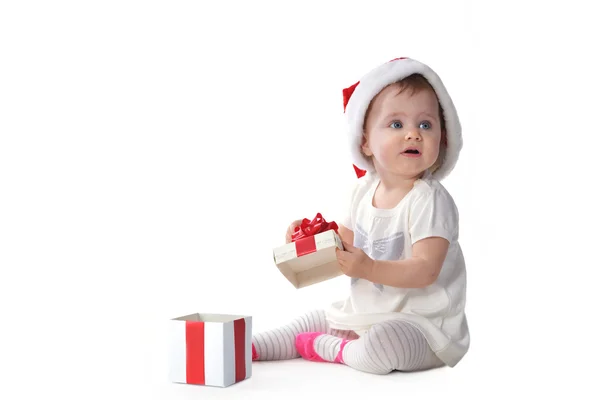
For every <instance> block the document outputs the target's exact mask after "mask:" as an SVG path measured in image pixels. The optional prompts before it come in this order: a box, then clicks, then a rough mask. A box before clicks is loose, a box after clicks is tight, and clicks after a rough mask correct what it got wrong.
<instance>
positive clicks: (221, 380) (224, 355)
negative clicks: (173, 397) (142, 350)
mask: <svg viewBox="0 0 600 400" xmlns="http://www.w3.org/2000/svg"><path fill="white" fill-rule="evenodd" d="M169 328H170V329H169V330H170V332H169V335H170V348H169V356H170V369H169V376H170V379H171V381H172V382H176V383H186V384H194V385H205V386H219V387H227V386H230V385H233V384H234V383H237V382H240V381H243V380H245V379H248V378H250V377H251V376H252V317H250V316H242V315H225V314H190V315H186V316H183V317H178V318H174V319H172V320H170V321H169Z"/></svg>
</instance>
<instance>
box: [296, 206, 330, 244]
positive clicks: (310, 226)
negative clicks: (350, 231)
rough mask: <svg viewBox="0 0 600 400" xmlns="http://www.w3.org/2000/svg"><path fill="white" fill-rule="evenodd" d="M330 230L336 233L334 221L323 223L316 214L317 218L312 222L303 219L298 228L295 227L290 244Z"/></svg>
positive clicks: (319, 215)
mask: <svg viewBox="0 0 600 400" xmlns="http://www.w3.org/2000/svg"><path fill="white" fill-rule="evenodd" d="M330 229H333V230H334V231H335V233H337V231H338V225H337V224H336V223H335V222H334V221H331V222H327V221H325V219H324V218H323V216H322V215H321V213H317V216H316V217H315V218H314V219H313V220H312V221H310V220H308V219H307V218H304V219H303V220H302V223H301V224H300V226H297V227H296V228H295V229H294V233H293V234H292V242H295V241H296V240H299V239H303V238H305V237H308V236H314V235H316V234H318V233H322V232H325V231H328V230H330Z"/></svg>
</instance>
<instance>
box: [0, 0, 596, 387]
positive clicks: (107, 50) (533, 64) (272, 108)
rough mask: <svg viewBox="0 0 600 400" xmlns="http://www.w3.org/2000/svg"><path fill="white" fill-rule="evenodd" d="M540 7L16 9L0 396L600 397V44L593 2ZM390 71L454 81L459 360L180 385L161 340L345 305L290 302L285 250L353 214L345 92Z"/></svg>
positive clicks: (324, 287) (3, 123) (7, 127)
mask: <svg viewBox="0 0 600 400" xmlns="http://www.w3.org/2000/svg"><path fill="white" fill-rule="evenodd" d="M549 3H551V2H547V1H539V2H533V1H529V2H523V1H520V2H511V1H501V2H485V1H481V2H475V1H439V2H432V1H418V2H417V1H392V2H381V1H369V2H366V1H363V2H316V1H302V2H294V3H293V4H292V3H289V2H275V1H273V2H264V1H262V2H261V1H248V2H245V1H238V2H208V1H207V2H201V1H123V0H121V1H97V2H91V1H86V2H83V1H71V2H66V1H52V2H50V1H47V2H42V1H40V2H31V1H18V2H17V1H12V2H10V1H6V2H2V5H1V6H0V58H1V59H0V70H1V73H0V135H1V136H0V191H1V192H0V233H1V236H0V267H1V275H0V307H1V314H0V317H1V321H2V322H1V324H2V328H1V329H0V377H1V378H0V397H1V398H6V399H22V398H23V399H24V398H28V399H33V398H42V396H44V398H45V396H50V395H51V396H59V397H61V398H87V399H100V398H113V399H117V398H118V399H199V398H200V399H208V398H243V399H246V398H248V399H250V398H261V399H264V398H284V397H282V396H285V398H306V397H307V396H316V395H319V394H324V395H327V396H328V397H329V396H332V395H334V396H340V398H371V399H372V398H375V397H374V395H375V394H377V393H379V392H380V391H383V390H388V391H390V392H391V393H393V394H388V395H385V396H384V397H382V398H385V397H389V396H394V398H396V397H401V398H422V399H425V398H427V399H433V398H437V397H436V396H442V395H443V396H444V397H446V398H448V397H449V398H503V397H504V396H508V395H511V396H514V397H515V398H527V397H541V396H543V395H549V394H558V395H561V396H562V395H569V396H570V397H572V398H578V399H583V398H597V397H595V396H597V394H598V391H599V390H598V386H597V375H598V372H599V370H598V364H597V358H598V347H597V343H598V339H597V338H598V335H599V334H600V332H599V330H598V323H597V321H598V317H597V316H598V315H599V313H598V311H597V307H598V305H600V301H598V297H597V295H596V293H595V292H594V289H595V288H596V286H595V279H596V278H598V268H599V267H600V262H599V261H598V256H597V250H596V249H597V248H598V244H597V241H598V234H597V230H596V227H597V226H598V223H599V222H600V221H599V218H598V214H599V213H598V203H599V202H598V200H599V198H598V195H597V194H596V193H597V182H598V176H597V172H598V170H599V168H598V146H599V145H600V141H599V140H598V136H599V134H600V131H599V129H598V112H597V105H598V97H597V93H598V86H599V85H598V76H597V72H598V70H599V65H598V62H597V60H596V58H597V43H595V42H596V39H594V37H598V34H599V33H600V32H599V31H598V27H597V26H598V24H597V13H596V12H595V11H593V9H592V6H584V4H585V2H583V1H581V2H578V1H564V2H554V3H552V5H550V4H549ZM590 3H591V2H590ZM400 56H409V57H412V58H416V59H418V60H421V61H423V62H425V63H427V64H429V65H430V66H431V67H433V68H434V69H435V70H436V71H437V72H438V73H439V74H440V75H441V77H442V79H443V80H444V82H445V84H446V86H447V88H448V90H449V91H450V93H451V95H452V96H453V99H454V101H455V103H456V106H457V108H458V110H459V113H460V117H461V122H462V125H463V136H464V143H465V145H464V149H463V152H462V153H461V158H460V160H459V163H458V165H457V166H456V168H455V170H454V171H453V173H452V174H451V176H450V177H449V178H448V179H447V180H445V181H444V182H443V183H444V184H445V186H446V187H447V189H448V190H449V191H450V193H451V194H452V195H453V197H454V199H455V201H456V203H457V205H458V207H459V210H460V213H461V214H460V215H461V245H462V246H463V250H464V252H465V256H466V261H467V268H468V301H467V313H468V314H467V315H468V319H469V325H470V329H471V335H472V344H471V350H470V351H469V353H468V355H467V356H466V357H465V358H464V359H463V361H462V362H461V363H460V364H459V365H458V366H457V367H455V368H453V369H451V368H444V369H441V370H436V371H431V372H426V373H418V374H392V375H389V376H385V377H377V376H373V375H368V374H364V373H359V372H357V371H353V370H351V369H350V368H348V367H344V366H339V365H331V364H316V363H308V362H303V361H302V360H294V361H288V362H280V363H259V364H256V363H255V364H254V376H253V377H252V379H250V380H248V381H245V382H242V383H240V384H238V385H235V386H232V387H230V388H226V389H216V388H208V387H194V386H188V385H176V384H172V383H170V382H169V381H168V379H167V363H166V361H167V349H166V347H165V346H166V336H165V332H166V331H165V324H166V321H168V320H169V319H170V318H173V317H178V316H181V315H185V314H187V313H191V312H217V313H236V314H247V315H252V316H253V318H254V329H255V330H257V331H258V330H264V329H268V328H271V327H275V326H279V325H280V324H282V323H286V322H287V321H288V320H289V319H290V318H292V317H294V316H296V315H299V314H301V313H303V312H305V311H306V310H308V309H311V308H314V307H324V306H327V305H328V304H329V303H330V302H331V301H334V300H337V299H339V298H341V297H343V296H344V295H345V294H346V289H347V286H348V281H347V280H346V279H345V277H340V278H338V279H335V280H332V281H329V282H326V283H322V284H319V285H315V286H312V287H310V288H306V289H301V290H296V289H294V288H293V287H292V285H291V284H289V283H288V282H287V281H286V280H285V279H284V278H283V276H282V275H281V274H280V273H279V272H278V271H277V269H276V267H275V266H274V264H273V260H272V255H271V250H272V248H273V247H275V246H278V245H280V244H282V243H283V238H284V233H285V229H286V228H287V225H288V224H289V223H290V222H291V221H292V220H294V219H296V218H302V217H312V216H314V214H315V213H316V212H322V213H324V216H325V218H326V219H328V220H330V219H336V218H338V217H339V216H340V213H341V212H342V208H341V207H342V205H343V201H344V200H345V197H344V194H345V193H346V192H345V191H346V189H347V187H348V185H349V184H351V183H353V182H354V179H355V177H354V175H353V173H354V172H353V170H352V168H351V164H350V161H349V159H348V156H347V149H346V147H345V145H346V138H345V136H344V134H345V133H344V121H343V114H342V92H341V90H342V89H343V88H344V87H347V86H350V85H351V84H353V83H354V82H356V81H357V80H358V79H359V78H360V76H361V75H362V74H364V73H366V72H367V71H368V70H369V69H371V68H373V67H375V66H377V65H379V64H380V63H383V62H386V61H388V60H390V59H392V58H396V57H400ZM318 379H322V380H321V381H318ZM382 393H383V392H382ZM593 393H595V395H594V394H593Z"/></svg>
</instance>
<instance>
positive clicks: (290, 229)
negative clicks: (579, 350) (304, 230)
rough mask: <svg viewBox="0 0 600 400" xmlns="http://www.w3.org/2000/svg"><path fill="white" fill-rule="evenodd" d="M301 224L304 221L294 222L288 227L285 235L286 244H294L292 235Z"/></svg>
mask: <svg viewBox="0 0 600 400" xmlns="http://www.w3.org/2000/svg"><path fill="white" fill-rule="evenodd" d="M301 223H302V220H301V219H297V220H296V221H294V222H292V223H291V224H290V226H289V227H288V230H287V232H286V234H285V242H286V243H291V242H292V234H293V233H294V229H296V227H297V226H300V224H301Z"/></svg>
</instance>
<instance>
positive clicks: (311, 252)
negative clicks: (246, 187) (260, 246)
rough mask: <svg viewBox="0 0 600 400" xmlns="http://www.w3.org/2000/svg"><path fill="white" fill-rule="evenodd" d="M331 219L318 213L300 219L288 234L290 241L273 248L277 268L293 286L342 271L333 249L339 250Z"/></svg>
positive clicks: (340, 242)
mask: <svg viewBox="0 0 600 400" xmlns="http://www.w3.org/2000/svg"><path fill="white" fill-rule="evenodd" d="M337 231H338V226H337V224H336V223H335V222H327V221H325V219H324V218H323V216H322V215H321V214H320V213H318V214H317V215H316V217H315V218H314V219H313V220H312V221H311V220H309V219H306V218H305V219H304V220H302V223H301V224H300V226H298V227H296V229H295V231H294V233H293V234H292V242H291V243H287V244H285V245H283V246H280V247H277V248H276V249H274V250H273V258H274V260H275V264H276V265H277V268H279V271H281V273H282V274H283V276H285V277H286V278H287V280H288V281H290V283H291V284H292V285H294V287H295V288H297V289H299V288H303V287H306V286H310V285H313V284H315V283H319V282H323V281H325V280H328V279H332V278H335V277H337V276H339V275H341V274H342V272H341V270H340V266H339V264H338V262H337V258H336V255H335V249H336V248H339V249H341V250H343V245H342V240H341V238H340V237H339V235H338V232H337Z"/></svg>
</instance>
